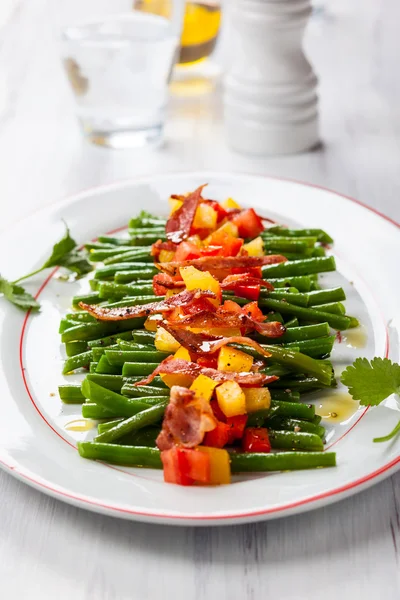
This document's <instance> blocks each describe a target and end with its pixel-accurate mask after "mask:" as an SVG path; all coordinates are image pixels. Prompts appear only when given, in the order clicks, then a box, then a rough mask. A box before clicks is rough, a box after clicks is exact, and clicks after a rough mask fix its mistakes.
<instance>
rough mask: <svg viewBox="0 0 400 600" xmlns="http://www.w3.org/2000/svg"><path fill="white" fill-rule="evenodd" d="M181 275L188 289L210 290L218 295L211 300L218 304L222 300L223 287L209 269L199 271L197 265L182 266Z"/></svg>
mask: <svg viewBox="0 0 400 600" xmlns="http://www.w3.org/2000/svg"><path fill="white" fill-rule="evenodd" d="M179 271H180V274H181V277H182V279H183V281H184V282H185V285H186V289H188V290H210V291H211V292H214V294H215V295H216V296H217V298H216V299H215V300H211V299H210V301H211V302H213V303H214V304H215V305H216V306H218V305H219V304H220V301H221V287H220V285H219V281H217V280H216V279H215V278H214V277H213V276H212V275H211V273H209V272H208V271H199V270H198V269H196V268H195V267H181V268H180V269H179Z"/></svg>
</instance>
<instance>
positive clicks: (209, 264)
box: [156, 254, 287, 278]
mask: <svg viewBox="0 0 400 600" xmlns="http://www.w3.org/2000/svg"><path fill="white" fill-rule="evenodd" d="M286 261H287V258H286V257H285V256H281V255H280V254H269V255H268V256H221V257H219V256H203V257H201V258H194V259H193V260H185V261H182V262H175V261H172V262H169V263H156V267H157V269H160V271H164V272H165V273H169V274H170V275H176V274H177V273H178V272H179V269H180V267H190V266H191V267H196V269H199V270H200V271H211V272H213V271H218V273H219V274H220V275H223V277H222V278H225V277H226V276H227V275H230V274H231V273H232V269H235V268H245V269H248V268H252V267H261V266H262V265H274V264H277V263H282V262H286Z"/></svg>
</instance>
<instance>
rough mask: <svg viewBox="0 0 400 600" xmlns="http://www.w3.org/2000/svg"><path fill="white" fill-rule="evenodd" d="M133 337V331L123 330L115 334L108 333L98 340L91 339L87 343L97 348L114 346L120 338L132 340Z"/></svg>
mask: <svg viewBox="0 0 400 600" xmlns="http://www.w3.org/2000/svg"><path fill="white" fill-rule="evenodd" d="M131 339H132V331H130V330H129V331H123V332H121V333H116V334H115V335H107V336H105V337H103V338H99V339H97V340H89V341H88V342H87V345H88V346H89V348H97V347H107V346H112V345H113V344H116V343H118V342H119V341H120V340H131Z"/></svg>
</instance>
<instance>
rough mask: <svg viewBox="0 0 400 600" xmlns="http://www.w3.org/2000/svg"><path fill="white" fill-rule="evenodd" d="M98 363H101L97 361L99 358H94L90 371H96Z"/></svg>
mask: <svg viewBox="0 0 400 600" xmlns="http://www.w3.org/2000/svg"><path fill="white" fill-rule="evenodd" d="M98 364H99V363H98V362H97V360H92V362H91V363H90V367H89V373H96V369H97V366H98Z"/></svg>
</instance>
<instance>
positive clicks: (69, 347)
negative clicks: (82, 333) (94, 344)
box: [65, 342, 89, 357]
mask: <svg viewBox="0 0 400 600" xmlns="http://www.w3.org/2000/svg"><path fill="white" fill-rule="evenodd" d="M86 350H89V348H88V345H87V343H86V342H67V343H66V344H65V352H66V354H67V356H68V357H70V356H75V355H76V354H81V353H82V352H86Z"/></svg>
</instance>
